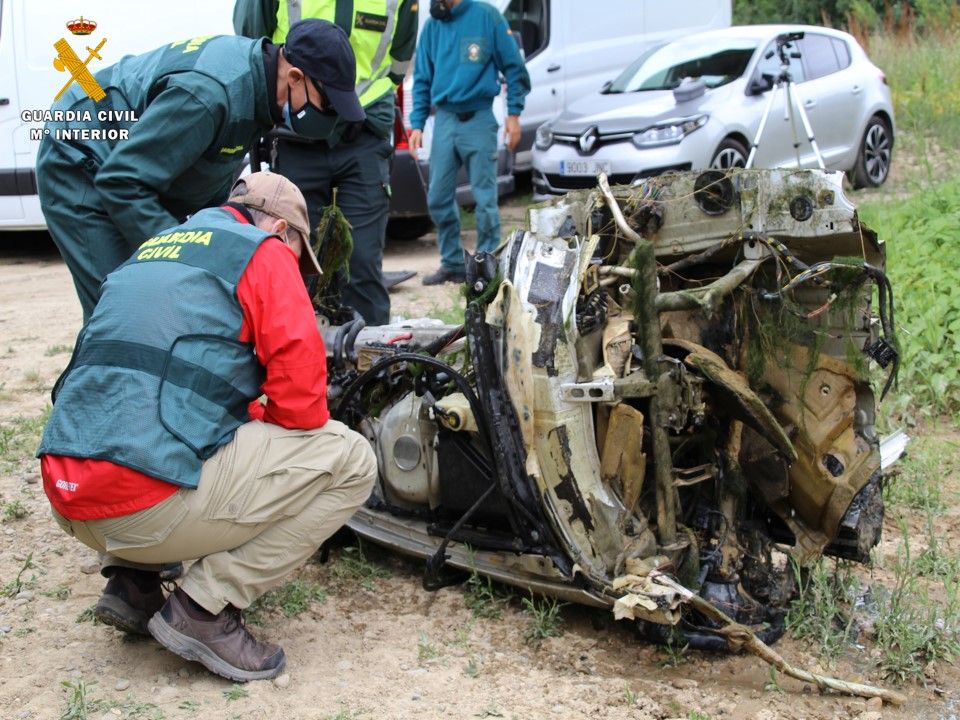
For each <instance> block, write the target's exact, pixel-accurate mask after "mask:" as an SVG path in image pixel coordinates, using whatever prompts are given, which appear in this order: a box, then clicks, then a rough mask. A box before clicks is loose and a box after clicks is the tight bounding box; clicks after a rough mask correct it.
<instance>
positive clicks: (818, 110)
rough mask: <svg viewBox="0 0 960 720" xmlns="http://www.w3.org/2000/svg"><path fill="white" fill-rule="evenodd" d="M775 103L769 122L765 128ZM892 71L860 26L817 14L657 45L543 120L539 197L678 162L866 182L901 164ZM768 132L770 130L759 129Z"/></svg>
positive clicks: (536, 179)
mask: <svg viewBox="0 0 960 720" xmlns="http://www.w3.org/2000/svg"><path fill="white" fill-rule="evenodd" d="M764 115H766V116H767V119H766V122H765V123H763V130H762V132H761V133H759V138H758V130H759V129H760V127H761V122H762V120H763V117H764ZM893 139H894V119H893V105H892V103H891V99H890V88H889V87H888V86H887V81H886V76H885V75H884V73H883V72H882V71H881V70H880V69H879V68H878V67H877V66H876V65H874V64H873V63H872V62H871V61H870V59H869V58H868V57H867V55H866V53H865V52H864V50H863V48H862V47H861V46H860V45H859V44H858V43H857V41H856V40H855V39H854V38H853V37H852V36H851V35H849V34H847V33H845V32H840V31H838V30H832V29H828V28H823V27H813V26H806V25H749V26H739V27H730V28H725V29H723V30H714V31H710V32H705V33H698V34H696V35H690V36H688V37H686V38H683V39H680V40H677V41H674V42H671V43H667V44H661V45H656V46H653V47H651V48H648V49H647V50H646V51H645V52H644V53H643V54H642V55H640V57H638V58H637V59H636V60H635V61H634V62H633V63H632V64H631V65H630V66H629V67H627V68H626V69H625V70H624V71H623V72H622V73H621V74H620V75H619V76H618V77H617V78H616V79H614V80H612V81H610V82H608V83H607V84H605V85H604V87H603V88H602V89H600V90H599V92H597V93H594V94H592V95H589V96H587V97H585V98H582V99H581V100H579V101H577V102H575V103H574V104H572V105H571V106H570V107H569V108H567V109H566V110H565V111H564V112H562V113H561V114H560V115H559V116H558V117H557V118H556V119H554V120H551V121H549V122H547V123H545V124H543V125H542V126H540V128H539V129H538V131H537V139H536V143H535V146H534V153H533V188H534V196H535V198H536V199H545V198H549V197H551V196H555V195H559V194H563V193H565V192H567V191H569V190H574V189H580V188H587V187H593V186H594V185H595V183H596V175H597V174H598V173H600V172H604V173H606V174H607V175H608V176H609V177H610V179H611V181H612V182H614V183H619V184H628V183H631V182H633V181H635V180H638V179H641V178H644V177H649V176H652V175H658V174H660V173H663V172H666V171H668V170H691V169H693V170H696V169H702V168H709V167H713V168H717V169H726V168H733V167H743V166H744V165H746V163H747V160H748V158H749V156H750V153H751V150H752V149H753V146H754V145H756V149H755V151H754V154H755V157H754V158H753V161H752V166H754V167H804V168H815V167H818V166H819V160H818V157H817V155H818V153H817V152H816V150H817V149H818V150H819V154H820V156H821V157H822V160H823V164H824V166H825V167H826V168H827V169H830V170H842V171H845V172H846V173H847V174H848V176H849V178H850V181H851V183H852V185H853V186H854V187H857V188H859V187H868V186H869V187H875V186H878V185H881V184H882V183H883V182H884V181H885V180H886V179H887V175H888V174H889V172H890V162H891V157H892V151H893ZM758 140H759V141H758Z"/></svg>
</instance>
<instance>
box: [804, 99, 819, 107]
mask: <svg viewBox="0 0 960 720" xmlns="http://www.w3.org/2000/svg"><path fill="white" fill-rule="evenodd" d="M803 106H804V107H805V108H815V107H816V106H817V101H816V100H804V101H803Z"/></svg>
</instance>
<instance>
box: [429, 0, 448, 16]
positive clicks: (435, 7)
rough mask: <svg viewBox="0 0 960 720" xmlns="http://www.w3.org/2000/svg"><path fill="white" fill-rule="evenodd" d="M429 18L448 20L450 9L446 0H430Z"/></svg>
mask: <svg viewBox="0 0 960 720" xmlns="http://www.w3.org/2000/svg"><path fill="white" fill-rule="evenodd" d="M430 16H431V17H435V18H436V19H437V20H449V19H450V8H449V7H448V6H447V2H446V0H430Z"/></svg>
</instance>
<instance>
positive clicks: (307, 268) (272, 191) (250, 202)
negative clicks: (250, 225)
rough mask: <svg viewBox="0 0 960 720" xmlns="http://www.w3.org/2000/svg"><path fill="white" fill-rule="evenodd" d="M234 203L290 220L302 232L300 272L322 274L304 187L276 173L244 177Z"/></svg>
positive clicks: (234, 193)
mask: <svg viewBox="0 0 960 720" xmlns="http://www.w3.org/2000/svg"><path fill="white" fill-rule="evenodd" d="M230 202H235V203H240V204H241V205H246V206H247V207H248V208H250V209H251V210H259V211H260V212H262V213H266V214H267V215H270V216H271V217H275V218H280V219H281V220H286V221H287V224H288V225H289V226H290V227H292V228H293V229H294V230H296V231H297V232H298V233H300V239H301V240H302V241H303V242H302V243H301V246H302V248H303V249H302V250H301V251H300V272H301V273H302V274H304V275H322V274H323V270H321V269H320V263H319V261H318V260H317V256H316V255H315V254H314V253H313V247H311V245H310V220H309V219H308V216H307V201H306V200H304V199H303V193H301V192H300V188H298V187H297V186H296V185H294V184H293V183H292V182H290V181H289V180H287V178H285V177H284V176H283V175H277V174H276V173H272V172H256V173H251V174H250V175H247V176H245V177H242V178H240V179H239V180H237V181H236V182H235V183H234V184H233V189H231V190H230Z"/></svg>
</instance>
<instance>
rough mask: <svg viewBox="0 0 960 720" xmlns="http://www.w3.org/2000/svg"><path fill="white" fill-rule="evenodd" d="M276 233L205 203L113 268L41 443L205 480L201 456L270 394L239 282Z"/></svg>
mask: <svg viewBox="0 0 960 720" xmlns="http://www.w3.org/2000/svg"><path fill="white" fill-rule="evenodd" d="M268 237H270V235H269V234H268V233H265V232H264V231H263V230H260V229H259V228H257V227H256V226H254V225H245V224H243V223H240V222H237V221H236V220H235V219H234V218H233V216H232V215H231V214H230V213H229V212H228V211H227V210H224V209H221V208H210V209H207V210H201V211H200V212H198V213H196V214H195V215H194V216H193V217H191V218H190V220H189V221H187V222H186V223H184V224H182V225H178V226H176V227H173V228H170V229H169V230H166V231H163V232H160V233H158V234H157V235H156V236H154V237H152V238H150V239H148V240H147V241H145V242H144V243H143V244H142V245H141V246H140V247H139V248H138V249H137V250H136V251H135V252H134V254H133V256H132V257H131V258H130V259H129V260H128V261H127V262H126V263H124V264H123V265H121V266H120V267H119V268H118V269H117V270H115V271H114V272H112V273H110V274H109V275H108V276H107V279H106V280H105V281H104V284H103V289H102V294H101V296H100V301H99V302H98V303H97V307H96V308H95V309H94V312H93V315H92V316H91V317H90V320H89V321H88V323H87V324H86V325H85V326H84V329H83V331H82V333H81V336H80V337H79V338H78V339H77V347H76V350H75V351H74V355H73V358H71V360H70V364H69V366H68V367H67V369H66V370H65V371H64V373H63V375H62V376H61V377H60V379H59V380H58V381H57V384H56V387H55V388H54V393H55V399H56V402H55V403H54V406H53V412H52V413H51V414H50V420H49V422H48V423H47V426H46V427H45V428H44V431H43V439H42V441H41V444H40V449H39V450H38V451H37V453H38V455H39V454H45V453H49V454H54V455H67V456H70V457H77V458H96V459H100V460H109V461H110V462H113V463H115V464H117V465H122V466H124V467H129V468H132V469H134V470H137V471H139V472H142V473H144V474H146V475H149V476H151V477H155V478H159V479H160V480H166V481H167V482H171V483H174V484H176V485H181V486H184V487H188V488H195V487H197V484H198V483H199V481H200V471H201V468H202V465H203V461H204V460H205V459H206V458H208V457H210V456H212V455H213V454H214V453H215V452H216V451H217V449H218V448H220V447H221V446H222V445H225V444H226V443H228V442H229V441H230V440H232V439H233V436H234V433H235V432H236V430H237V428H238V427H240V425H242V424H243V423H245V422H249V421H250V415H249V412H248V405H249V403H250V401H251V400H253V399H254V398H256V397H258V396H259V395H260V386H261V385H262V383H263V379H264V370H263V367H262V366H261V365H260V363H259V362H258V361H257V358H256V355H255V354H254V351H253V347H252V346H251V345H250V344H249V343H242V342H240V340H239V339H238V338H239V337H240V328H241V325H242V323H243V310H242V308H241V307H240V303H239V302H237V298H236V291H237V283H238V282H239V281H240V277H241V276H242V275H243V272H244V270H246V267H247V265H248V263H249V262H250V258H251V257H253V253H254V252H255V251H256V249H257V248H258V247H259V246H260V243H262V242H263V241H264V240H265V239H266V238H268ZM158 298H162V299H163V300H162V302H158Z"/></svg>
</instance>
